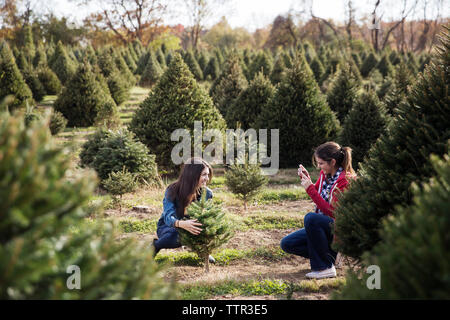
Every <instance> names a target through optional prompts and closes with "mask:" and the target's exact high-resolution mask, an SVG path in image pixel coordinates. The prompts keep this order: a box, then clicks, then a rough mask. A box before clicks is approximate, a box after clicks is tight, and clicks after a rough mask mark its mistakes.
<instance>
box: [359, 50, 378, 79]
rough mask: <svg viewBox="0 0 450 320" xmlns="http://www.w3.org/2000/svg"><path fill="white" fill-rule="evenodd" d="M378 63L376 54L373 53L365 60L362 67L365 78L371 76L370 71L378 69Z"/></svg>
mask: <svg viewBox="0 0 450 320" xmlns="http://www.w3.org/2000/svg"><path fill="white" fill-rule="evenodd" d="M377 63H378V60H377V58H376V57H375V54H374V53H373V52H371V53H370V54H369V55H368V56H367V58H366V59H364V62H363V64H362V66H361V75H362V76H363V77H364V78H365V77H367V76H368V75H369V73H370V71H372V69H373V68H375V67H376V65H377Z"/></svg>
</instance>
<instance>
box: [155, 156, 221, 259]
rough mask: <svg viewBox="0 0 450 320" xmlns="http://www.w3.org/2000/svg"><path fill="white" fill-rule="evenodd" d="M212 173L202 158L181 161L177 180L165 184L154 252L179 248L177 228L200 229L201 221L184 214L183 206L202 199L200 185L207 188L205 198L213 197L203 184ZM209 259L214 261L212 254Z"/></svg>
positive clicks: (195, 231)
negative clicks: (167, 184)
mask: <svg viewBox="0 0 450 320" xmlns="http://www.w3.org/2000/svg"><path fill="white" fill-rule="evenodd" d="M212 175H213V171H212V168H211V166H210V165H209V163H208V162H206V161H205V160H203V159H201V158H196V157H194V158H190V159H189V160H188V161H186V162H185V163H184V164H183V167H182V169H181V172H180V175H179V177H178V179H177V181H175V182H174V183H172V184H170V185H169V186H168V187H167V189H166V192H165V195H164V199H163V213H162V215H161V218H160V219H159V221H158V224H157V229H156V234H157V235H158V239H154V240H153V246H154V248H153V249H154V255H156V254H157V253H158V252H159V250H161V249H170V248H178V247H181V243H180V240H179V234H178V230H177V229H178V228H181V229H185V230H187V231H189V232H190V233H192V234H194V235H198V234H199V233H200V232H201V231H202V229H201V223H200V222H198V221H197V220H191V219H189V217H188V216H187V215H186V208H187V207H188V206H189V205H190V204H191V203H192V202H193V201H199V200H200V199H201V195H202V191H203V188H206V199H210V198H212V196H213V193H212V191H211V189H209V188H208V187H206V184H207V183H209V182H211V179H212ZM210 260H213V259H212V257H210Z"/></svg>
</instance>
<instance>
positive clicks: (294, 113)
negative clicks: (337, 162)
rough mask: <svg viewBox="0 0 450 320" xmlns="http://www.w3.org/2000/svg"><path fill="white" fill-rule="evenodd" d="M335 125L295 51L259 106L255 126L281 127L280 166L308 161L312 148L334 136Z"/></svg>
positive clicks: (336, 128) (311, 74)
mask: <svg viewBox="0 0 450 320" xmlns="http://www.w3.org/2000/svg"><path fill="white" fill-rule="evenodd" d="M338 126H339V124H338V121H337V119H336V117H335V115H334V114H333V112H332V111H331V109H330V107H329V106H328V104H327V102H326V100H325V98H324V97H323V96H322V94H321V92H320V90H319V87H318V85H317V83H316V81H315V79H314V75H313V73H312V71H311V69H310V68H309V65H308V64H307V63H306V61H305V59H304V57H303V55H301V54H300V55H298V56H297V57H296V58H295V60H294V62H293V66H292V68H291V69H289V70H288V71H287V73H286V76H285V77H284V78H283V80H282V82H281V83H280V84H279V86H278V88H277V91H276V93H275V96H274V98H273V99H272V102H271V103H269V104H267V105H266V106H265V107H263V109H262V110H261V113H260V117H259V120H258V126H257V127H258V128H261V129H262V128H266V129H279V130H280V131H279V138H280V141H279V149H280V152H279V159H280V166H281V167H284V168H286V167H297V166H298V164H299V163H303V164H309V163H311V156H312V154H313V149H314V148H315V147H317V146H318V145H320V144H321V143H324V142H326V141H328V140H331V139H334V138H335V136H336V134H337V130H338ZM268 150H270V148H268Z"/></svg>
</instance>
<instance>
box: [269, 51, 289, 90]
mask: <svg viewBox="0 0 450 320" xmlns="http://www.w3.org/2000/svg"><path fill="white" fill-rule="evenodd" d="M285 73H286V65H285V64H284V59H283V58H282V57H281V55H279V56H278V58H277V60H276V61H275V65H274V66H273V70H272V73H271V74H270V81H272V83H273V84H278V83H280V82H281V79H282V78H283V76H284V74H285Z"/></svg>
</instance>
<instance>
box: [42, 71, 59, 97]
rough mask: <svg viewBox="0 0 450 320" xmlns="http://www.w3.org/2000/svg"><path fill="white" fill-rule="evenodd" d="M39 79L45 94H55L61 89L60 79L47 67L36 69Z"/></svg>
mask: <svg viewBox="0 0 450 320" xmlns="http://www.w3.org/2000/svg"><path fill="white" fill-rule="evenodd" d="M37 72H38V78H39V81H40V82H41V83H42V85H43V86H44V90H45V93H46V94H51V95H57V94H59V92H60V91H61V81H59V79H58V76H57V75H56V74H55V73H54V72H53V71H52V69H50V68H48V67H44V68H39V69H37Z"/></svg>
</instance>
